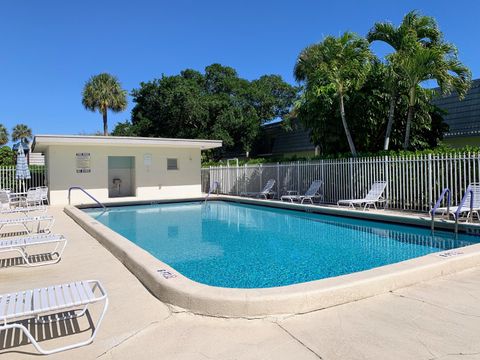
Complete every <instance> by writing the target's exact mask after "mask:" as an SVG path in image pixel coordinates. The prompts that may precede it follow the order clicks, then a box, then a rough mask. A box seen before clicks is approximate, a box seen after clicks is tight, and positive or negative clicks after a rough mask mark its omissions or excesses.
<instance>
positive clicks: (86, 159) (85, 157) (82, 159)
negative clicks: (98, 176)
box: [76, 153, 92, 174]
mask: <svg viewBox="0 0 480 360" xmlns="http://www.w3.org/2000/svg"><path fill="white" fill-rule="evenodd" d="M76 163H77V174H81V173H90V172H91V171H92V169H91V168H90V153H77V154H76Z"/></svg>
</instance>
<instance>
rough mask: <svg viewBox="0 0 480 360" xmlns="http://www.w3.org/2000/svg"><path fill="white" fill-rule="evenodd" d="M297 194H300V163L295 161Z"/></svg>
mask: <svg viewBox="0 0 480 360" xmlns="http://www.w3.org/2000/svg"><path fill="white" fill-rule="evenodd" d="M297 194H300V161H297Z"/></svg>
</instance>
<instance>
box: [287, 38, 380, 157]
mask: <svg viewBox="0 0 480 360" xmlns="http://www.w3.org/2000/svg"><path fill="white" fill-rule="evenodd" d="M371 58H372V54H371V52H370V49H369V46H368V42H367V41H366V40H365V39H363V38H361V37H359V36H358V35H356V34H354V33H351V32H346V33H344V34H343V35H342V36H340V37H338V38H337V37H333V36H327V37H326V38H325V39H324V40H323V41H322V42H321V43H319V44H314V45H311V46H309V47H307V48H305V49H304V50H303V51H302V52H301V53H300V55H299V57H298V60H297V63H296V65H295V69H294V75H295V78H296V80H297V81H299V82H303V83H305V89H304V91H305V95H306V96H305V97H304V99H309V98H312V97H315V96H319V97H324V96H327V97H329V95H330V94H331V93H332V91H333V92H334V93H335V95H336V97H337V99H338V108H339V111H340V117H341V120H342V125H343V129H344V132H345V136H346V137H347V141H348V145H349V148H350V152H351V153H352V155H353V156H356V155H357V151H356V148H355V144H354V141H353V138H352V136H351V133H350V129H349V126H348V123H347V116H346V113H345V97H346V96H348V95H349V93H350V92H351V91H352V90H358V89H359V88H360V87H361V86H362V85H363V83H364V82H365V80H366V78H367V76H368V72H369V69H370V60H371Z"/></svg>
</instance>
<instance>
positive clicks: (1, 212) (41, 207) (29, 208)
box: [0, 205, 47, 215]
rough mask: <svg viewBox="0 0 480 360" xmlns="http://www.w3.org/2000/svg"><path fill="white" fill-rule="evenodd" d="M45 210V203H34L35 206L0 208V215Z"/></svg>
mask: <svg viewBox="0 0 480 360" xmlns="http://www.w3.org/2000/svg"><path fill="white" fill-rule="evenodd" d="M35 211H38V212H46V211H47V207H46V206H45V205H36V206H27V207H23V206H21V207H13V208H8V209H1V210H0V215H8V214H25V215H26V214H27V213H30V212H35Z"/></svg>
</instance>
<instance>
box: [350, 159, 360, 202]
mask: <svg viewBox="0 0 480 360" xmlns="http://www.w3.org/2000/svg"><path fill="white" fill-rule="evenodd" d="M349 163H350V199H354V198H355V194H354V193H353V158H349ZM357 181H358V179H357Z"/></svg>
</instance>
